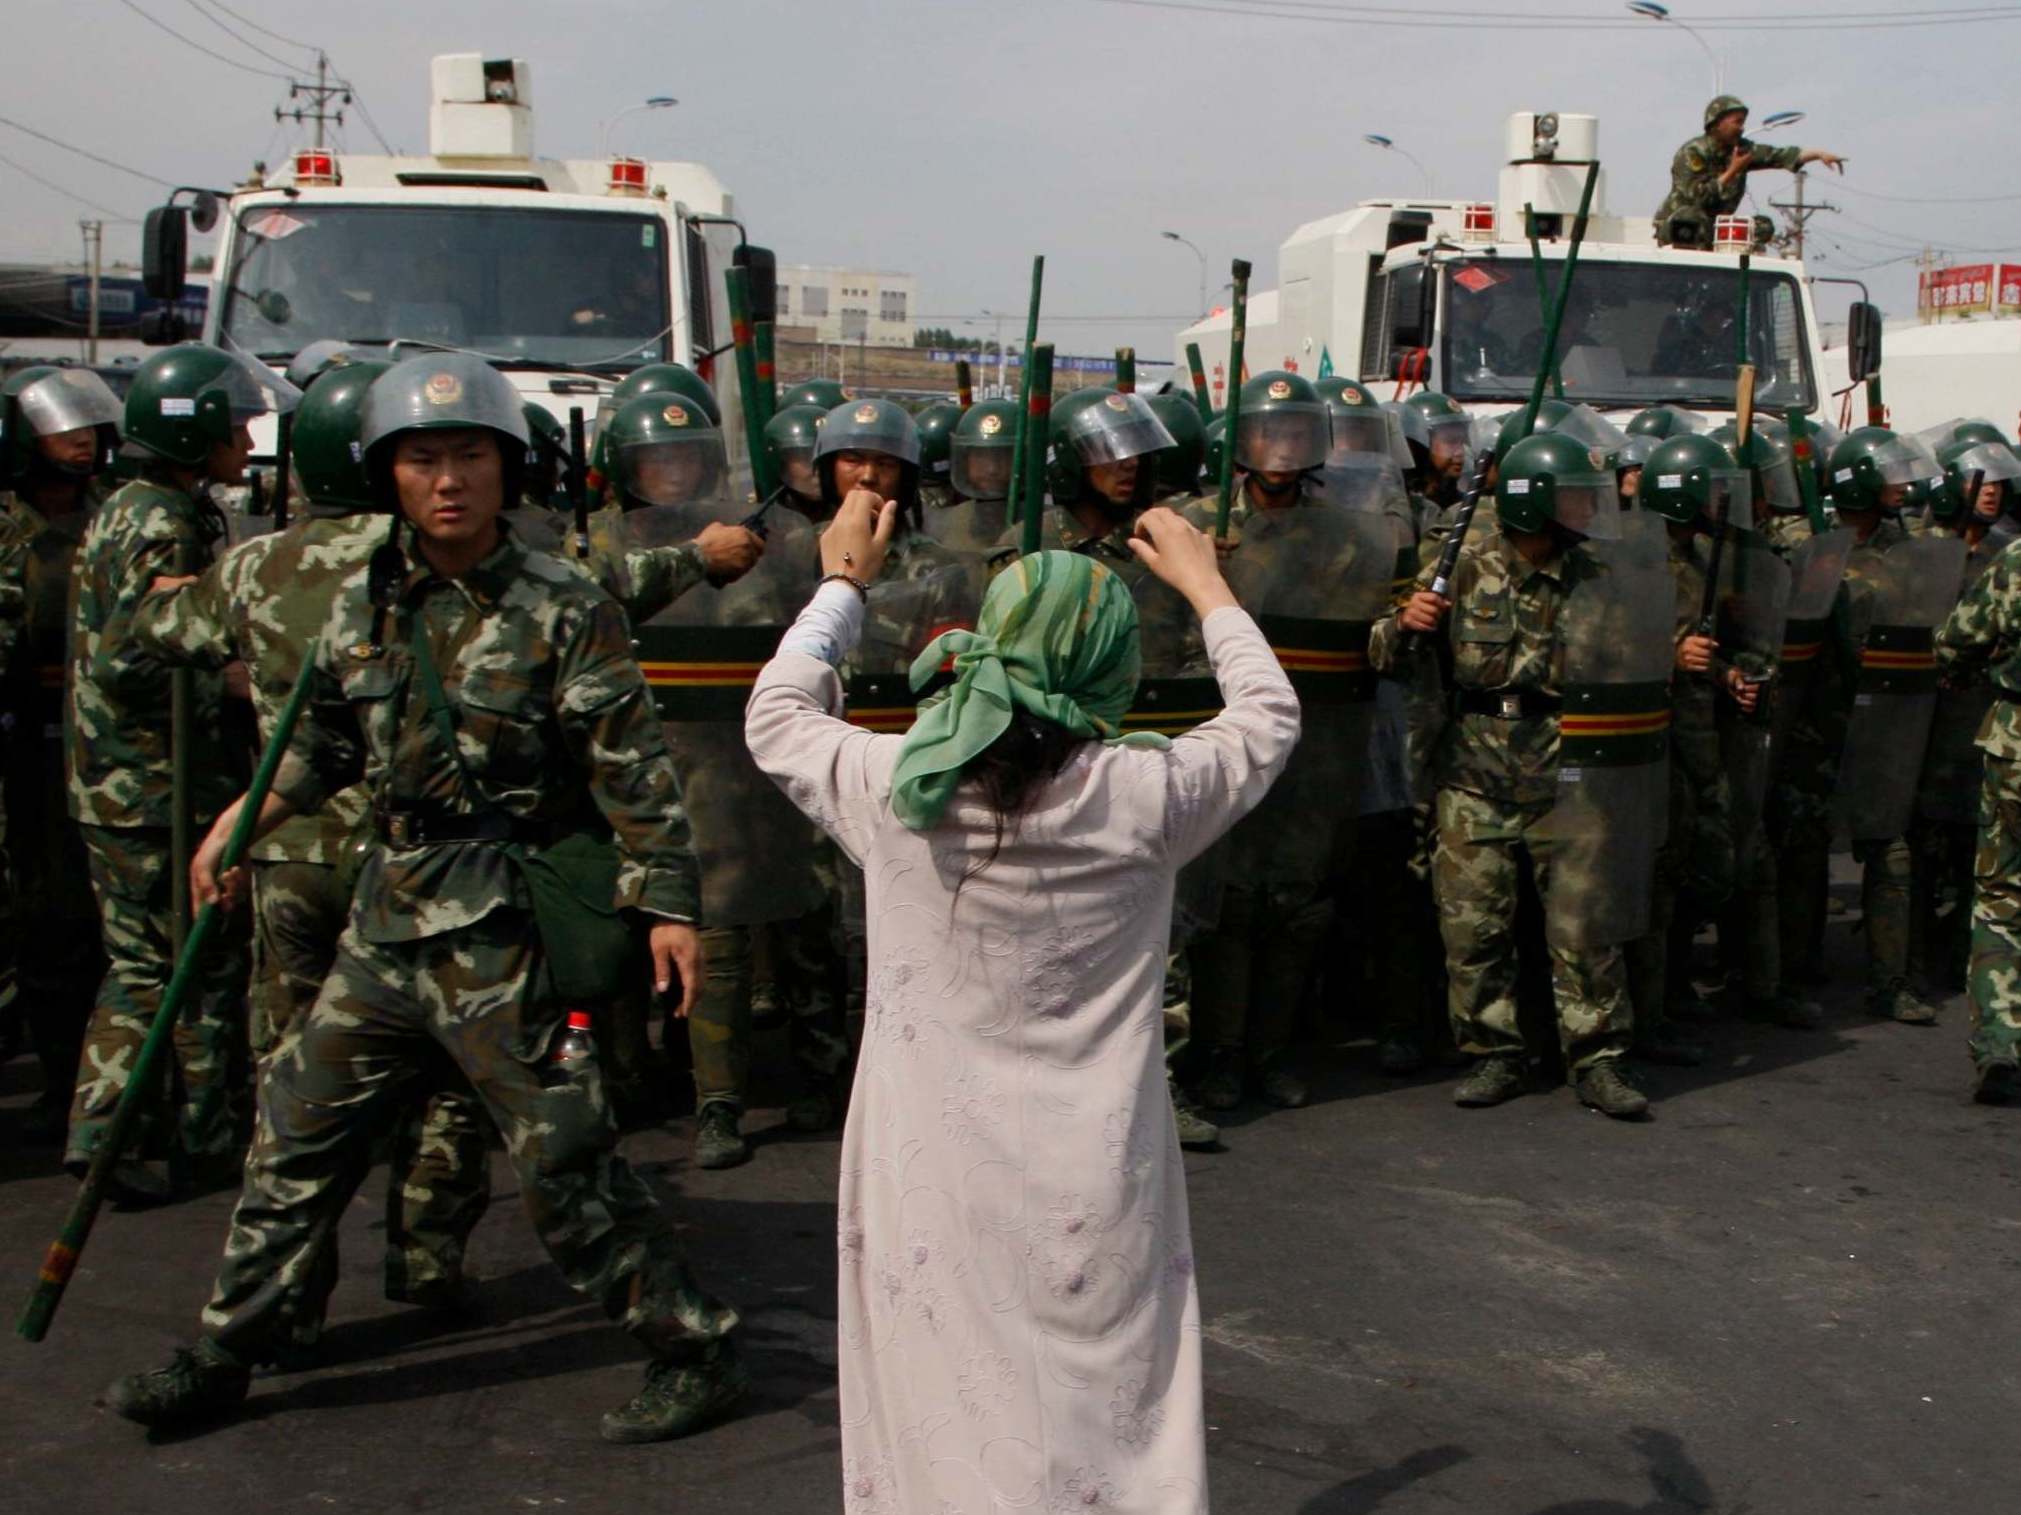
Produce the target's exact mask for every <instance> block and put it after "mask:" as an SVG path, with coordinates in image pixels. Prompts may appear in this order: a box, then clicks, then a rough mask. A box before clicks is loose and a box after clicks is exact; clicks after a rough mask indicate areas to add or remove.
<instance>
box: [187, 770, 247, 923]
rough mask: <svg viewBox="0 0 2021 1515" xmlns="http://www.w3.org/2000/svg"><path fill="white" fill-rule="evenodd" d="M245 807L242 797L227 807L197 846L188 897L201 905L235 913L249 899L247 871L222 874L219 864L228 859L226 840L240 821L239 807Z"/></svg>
mask: <svg viewBox="0 0 2021 1515" xmlns="http://www.w3.org/2000/svg"><path fill="white" fill-rule="evenodd" d="M244 803H245V797H244V796H243V795H241V796H240V797H239V798H238V799H235V800H233V801H232V802H231V804H229V805H227V806H226V807H225V809H224V813H223V814H222V815H220V816H219V817H218V818H217V819H216V820H215V821H212V822H211V829H210V830H209V832H207V833H206V834H205V836H204V839H203V841H202V842H200V843H199V844H198V845H197V849H196V852H195V853H194V854H192V856H191V857H190V860H189V894H190V898H191V899H192V900H194V901H195V902H196V903H197V904H198V905H200V906H201V905H219V906H222V907H223V908H224V909H226V910H236V909H238V907H239V902H240V901H241V900H243V899H244V898H245V896H246V870H245V869H244V868H243V867H239V868H229V869H227V870H225V871H224V872H223V873H220V872H219V871H218V864H219V863H220V862H222V861H223V859H224V855H225V840H226V838H228V837H229V836H230V835H231V834H232V827H233V825H234V824H236V823H237V821H238V818H239V807H240V806H241V805H243V804H244Z"/></svg>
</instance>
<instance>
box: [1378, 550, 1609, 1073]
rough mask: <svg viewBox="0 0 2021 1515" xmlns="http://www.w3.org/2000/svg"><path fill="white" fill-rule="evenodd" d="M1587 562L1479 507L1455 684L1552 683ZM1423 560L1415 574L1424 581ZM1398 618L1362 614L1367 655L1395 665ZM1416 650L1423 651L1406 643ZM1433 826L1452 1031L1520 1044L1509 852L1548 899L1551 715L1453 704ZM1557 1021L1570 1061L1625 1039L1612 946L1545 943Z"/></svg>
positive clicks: (1452, 628) (1547, 694) (1463, 578)
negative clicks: (1568, 612)
mask: <svg viewBox="0 0 2021 1515" xmlns="http://www.w3.org/2000/svg"><path fill="white" fill-rule="evenodd" d="M1592 572H1593V568H1592V560H1591V559H1590V558H1589V557H1588V556H1587V555H1586V554H1585V553H1584V552H1583V551H1581V550H1579V549H1576V548H1575V549H1573V550H1571V551H1569V552H1565V553H1563V554H1561V555H1560V556H1558V557H1557V558H1555V559H1553V560H1552V561H1551V562H1549V563H1546V564H1545V565H1543V566H1541V567H1539V566H1534V565H1532V564H1531V563H1530V562H1529V561H1528V560H1527V559H1525V558H1524V557H1523V556H1522V554H1521V553H1519V552H1518V551H1517V550H1516V548H1515V546H1514V544H1513V543H1511V542H1510V541H1509V540H1508V539H1507V538H1506V537H1505V536H1504V535H1503V534H1502V532H1501V530H1500V527H1499V526H1498V525H1495V524H1493V523H1492V522H1491V520H1490V518H1489V517H1488V515H1487V514H1486V513H1485V512H1484V513H1483V514H1481V515H1480V516H1477V517H1476V523H1475V527H1474V529H1473V531H1471V532H1470V533H1469V534H1468V541H1467V544H1466V546H1465V547H1464V548H1462V550H1461V552H1460V559H1459V564H1458V567H1457V568H1456V570H1455V572H1454V575H1453V596H1452V599H1453V609H1452V611H1451V612H1450V614H1449V616H1448V618H1447V621H1448V632H1447V638H1448V641H1447V645H1448V646H1449V647H1450V649H1451V657H1452V678H1453V682H1454V683H1455V684H1456V685H1457V687H1458V689H1459V690H1460V691H1461V692H1462V695H1463V696H1464V694H1465V693H1466V692H1467V691H1482V692H1486V691H1495V692H1497V693H1499V692H1501V691H1522V692H1524V694H1525V695H1527V696H1529V697H1532V698H1538V697H1540V698H1542V699H1545V700H1555V699H1557V698H1558V697H1559V693H1560V681H1561V678H1562V664H1563V658H1564V646H1563V641H1562V636H1561V633H1560V631H1559V627H1558V620H1559V615H1560V613H1561V611H1562V609H1563V607H1564V604H1565V602H1566V600H1567V598H1568V597H1569V596H1570V595H1571V594H1572V593H1574V592H1575V591H1576V590H1577V588H1578V586H1579V585H1580V584H1581V583H1582V582H1584V581H1585V580H1586V579H1587V578H1588V577H1589V576H1590V575H1591V574H1592ZM1431 581H1432V571H1431V570H1429V569H1428V570H1426V571H1425V572H1424V573H1422V574H1421V575H1420V576H1419V578H1418V587H1419V588H1420V589H1429V588H1430V587H1431ZM1402 639H1403V631H1402V628H1401V627H1400V626H1399V625H1398V623H1397V621H1396V619H1395V618H1394V617H1390V618H1387V619H1385V620H1382V621H1380V622H1378V623H1377V624H1376V627H1375V632H1374V635H1373V637H1372V639H1371V641H1370V645H1369V656H1370V659H1371V661H1372V662H1373V663H1374V664H1375V666H1376V667H1377V668H1379V669H1390V668H1393V667H1395V666H1396V663H1397V658H1398V656H1399V653H1400V651H1401V650H1402V647H1403V640H1402ZM1415 655H1417V656H1423V655H1424V653H1423V652H1419V653H1417V654H1415ZM1432 761H1433V778H1434V780H1435V782H1436V784H1437V799H1436V819H1437V825H1438V840H1437V843H1436V847H1435V851H1434V853H1433V858H1432V884H1433V888H1434V891H1435V892H1436V894H1437V897H1438V903H1439V926H1440V930H1441V933H1442V935H1443V937H1444V939H1445V947H1446V972H1447V975H1448V980H1449V984H1450V1003H1451V1011H1452V1019H1453V1034H1454V1037H1455V1039H1456V1040H1457V1041H1458V1043H1459V1046H1460V1050H1461V1051H1463V1052H1467V1053H1470V1054H1475V1055H1482V1056H1485V1055H1520V1054H1521V1053H1522V1050H1523V1037H1522V1031H1521V1029H1520V1028H1519V1026H1518V1024H1517V1013H1516V985H1517V953H1516V946H1515V943H1516V910H1517V896H1518V880H1519V875H1520V871H1521V870H1520V859H1521V857H1522V856H1523V855H1524V854H1527V855H1528V856H1529V859H1530V863H1531V867H1532V869H1533V870H1534V873H1535V878H1536V887H1537V893H1538V895H1539V896H1540V897H1541V898H1542V900H1543V901H1544V903H1545V905H1546V907H1547V908H1548V906H1549V903H1550V900H1551V890H1552V883H1553V865H1552V858H1551V855H1550V851H1549V849H1548V848H1547V847H1543V846H1542V845H1540V843H1539V841H1538V830H1539V827H1540V824H1541V823H1542V822H1543V821H1544V820H1545V818H1546V817H1547V816H1548V815H1549V814H1550V812H1551V809H1552V806H1553V803H1554V800H1555V798H1556V795H1557V789H1558V717H1557V716H1556V715H1555V714H1551V713H1548V712H1546V713H1539V714H1535V715H1528V716H1517V717H1515V718H1503V717H1500V716H1497V715H1487V714H1479V713H1474V712H1472V711H1467V710H1465V709H1462V710H1461V711H1460V712H1459V713H1458V714H1457V715H1456V716H1455V717H1454V718H1453V719H1452V720H1451V721H1450V722H1449V723H1448V724H1447V726H1446V728H1445V730H1444V732H1443V734H1442V736H1441V738H1440V741H1439V743H1438V746H1437V748H1436V750H1435V752H1434V754H1433V759H1432ZM1549 950H1550V958H1551V981H1552V990H1553V997H1554V998H1555V1000H1556V1004H1557V1019H1558V1035H1559V1040H1560V1044H1561V1046H1562V1048H1563V1051H1564V1055H1565V1062H1566V1065H1567V1067H1568V1068H1570V1069H1572V1070H1573V1071H1575V1072H1576V1071H1579V1070H1583V1069H1585V1068H1588V1067H1590V1066H1592V1065H1594V1064H1596V1063H1598V1062H1601V1061H1603V1060H1605V1059H1608V1058H1616V1057H1620V1056H1621V1055H1622V1054H1623V1053H1625V1052H1626V1051H1627V1050H1628V1043H1629V1038H1630V1035H1631V1031H1632V1026H1633V1016H1632V1014H1631V1011H1630V1008H1629V999H1628V987H1627V972H1626V968H1625V965H1624V961H1623V955H1622V951H1621V949H1620V948H1619V947H1588V948H1579V949H1573V948H1568V947H1563V946H1559V945H1557V944H1555V943H1554V944H1552V945H1551V946H1550V949H1549Z"/></svg>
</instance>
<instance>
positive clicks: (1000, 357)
mask: <svg viewBox="0 0 2021 1515" xmlns="http://www.w3.org/2000/svg"><path fill="white" fill-rule="evenodd" d="M983 315H984V316H986V317H987V318H988V319H990V320H992V321H994V322H996V392H997V394H998V395H999V396H1003V395H1006V394H1008V393H1010V391H1009V390H1008V389H1007V388H1006V387H1005V386H1006V385H1007V384H1008V382H1009V380H1008V379H1006V378H1005V376H1004V374H1005V365H1006V360H1005V358H1004V350H1003V323H1004V320H1005V317H1004V314H1003V312H1002V311H998V310H985V311H984V312H983Z"/></svg>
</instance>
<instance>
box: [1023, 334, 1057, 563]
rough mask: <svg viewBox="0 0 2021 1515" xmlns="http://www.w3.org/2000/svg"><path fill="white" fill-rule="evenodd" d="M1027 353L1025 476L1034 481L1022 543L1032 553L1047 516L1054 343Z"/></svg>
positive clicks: (1037, 548)
mask: <svg viewBox="0 0 2021 1515" xmlns="http://www.w3.org/2000/svg"><path fill="white" fill-rule="evenodd" d="M1026 357H1027V362H1026V364H1025V377H1026V381H1027V382H1026V385H1025V388H1026V389H1027V390H1028V391H1029V394H1030V398H1029V399H1028V400H1027V401H1026V402H1025V409H1026V412H1027V413H1026V416H1025V424H1024V448H1025V460H1024V470H1025V477H1026V478H1027V479H1029V480H1031V482H1032V491H1031V494H1030V495H1029V496H1028V497H1027V499H1026V501H1025V516H1024V520H1023V521H1022V522H1021V523H1020V525H1021V526H1022V528H1023V535H1022V537H1021V538H1020V541H1019V546H1020V550H1021V551H1022V552H1023V553H1024V554H1026V555H1027V556H1029V555H1030V554H1032V553H1034V552H1037V551H1038V550H1039V527H1040V526H1041V524H1043V522H1044V520H1045V511H1044V510H1043V509H1041V508H1040V501H1041V500H1042V499H1043V498H1044V496H1045V477H1046V430H1047V419H1048V417H1050V416H1051V415H1052V410H1053V344H1052V343H1050V342H1041V343H1039V344H1038V345H1037V346H1036V347H1033V348H1031V349H1030V350H1029V351H1028V352H1027V354H1026Z"/></svg>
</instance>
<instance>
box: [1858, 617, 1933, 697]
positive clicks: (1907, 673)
mask: <svg viewBox="0 0 2021 1515" xmlns="http://www.w3.org/2000/svg"><path fill="white" fill-rule="evenodd" d="M1936 687H1937V648H1936V628H1935V627H1931V626H1876V627H1874V628H1873V629H1872V630H1870V631H1869V632H1868V633H1867V640H1866V645H1865V646H1863V647H1861V648H1860V679H1859V688H1860V692H1861V693H1862V694H1927V693H1928V692H1929V691H1931V690H1933V689H1935V688H1936Z"/></svg>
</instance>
